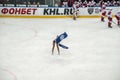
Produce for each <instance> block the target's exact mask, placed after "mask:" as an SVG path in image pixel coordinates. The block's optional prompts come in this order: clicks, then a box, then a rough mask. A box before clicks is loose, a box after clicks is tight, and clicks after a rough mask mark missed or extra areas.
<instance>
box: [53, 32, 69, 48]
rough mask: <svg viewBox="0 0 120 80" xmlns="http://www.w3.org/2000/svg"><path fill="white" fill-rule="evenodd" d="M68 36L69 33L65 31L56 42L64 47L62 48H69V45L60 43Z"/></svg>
mask: <svg viewBox="0 0 120 80" xmlns="http://www.w3.org/2000/svg"><path fill="white" fill-rule="evenodd" d="M67 36H68V35H67V33H66V32H64V33H62V34H61V35H59V36H58V37H57V38H56V39H55V40H54V41H55V42H56V43H59V46H60V47H62V48H64V49H68V47H67V46H65V45H63V44H60V42H61V41H62V40H63V39H65V38H67Z"/></svg>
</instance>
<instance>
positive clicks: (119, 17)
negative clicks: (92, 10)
mask: <svg viewBox="0 0 120 80" xmlns="http://www.w3.org/2000/svg"><path fill="white" fill-rule="evenodd" d="M115 17H116V19H117V25H118V26H120V12H117V13H116V14H115Z"/></svg>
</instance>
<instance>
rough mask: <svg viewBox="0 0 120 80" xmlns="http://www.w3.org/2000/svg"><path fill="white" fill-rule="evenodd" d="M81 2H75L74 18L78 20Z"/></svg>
mask: <svg viewBox="0 0 120 80" xmlns="http://www.w3.org/2000/svg"><path fill="white" fill-rule="evenodd" d="M78 8H79V2H77V1H75V2H74V4H73V19H74V20H76V18H77V16H78V12H79V9H78Z"/></svg>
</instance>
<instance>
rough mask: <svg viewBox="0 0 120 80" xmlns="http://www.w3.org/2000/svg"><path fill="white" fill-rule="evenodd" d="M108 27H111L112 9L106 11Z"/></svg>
mask: <svg viewBox="0 0 120 80" xmlns="http://www.w3.org/2000/svg"><path fill="white" fill-rule="evenodd" d="M108 27H109V28H112V9H110V10H109V11H108Z"/></svg>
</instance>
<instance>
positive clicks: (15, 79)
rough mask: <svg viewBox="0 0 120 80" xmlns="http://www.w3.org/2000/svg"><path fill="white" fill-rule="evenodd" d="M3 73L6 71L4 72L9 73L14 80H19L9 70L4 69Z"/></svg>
mask: <svg viewBox="0 0 120 80" xmlns="http://www.w3.org/2000/svg"><path fill="white" fill-rule="evenodd" d="M0 69H1V70H2V71H4V72H7V73H9V75H11V76H12V77H13V80H18V79H17V76H16V75H15V74H14V73H13V72H11V71H10V70H8V69H3V68H0Z"/></svg>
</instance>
